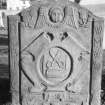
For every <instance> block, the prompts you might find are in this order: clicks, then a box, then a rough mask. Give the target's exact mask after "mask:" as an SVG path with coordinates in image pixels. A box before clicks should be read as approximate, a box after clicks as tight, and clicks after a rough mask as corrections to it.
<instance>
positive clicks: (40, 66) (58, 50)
mask: <svg viewBox="0 0 105 105" xmlns="http://www.w3.org/2000/svg"><path fill="white" fill-rule="evenodd" d="M35 3H36V4H35V6H34V5H33V6H32V7H30V8H28V9H26V10H25V11H23V12H22V13H20V14H19V16H20V17H21V21H20V22H19V25H20V27H21V28H20V29H19V30H20V32H19V38H18V39H19V41H20V44H19V48H20V49H19V51H20V52H19V58H18V59H20V58H21V59H20V60H21V61H20V62H19V65H18V66H19V69H20V70H21V75H20V72H19V75H20V77H18V78H20V79H19V80H20V87H21V88H20V87H19V86H18V85H16V86H17V87H19V89H20V90H21V91H20V93H19V94H20V99H21V102H20V103H22V105H88V104H89V102H90V103H91V100H90V98H91V96H90V91H91V86H90V84H91V79H92V77H93V74H94V73H95V72H93V71H91V70H90V68H91V69H92V70H94V71H95V70H97V71H98V70H100V68H101V64H100V63H99V62H100V61H101V59H100V56H101V49H100V47H101V45H102V43H101V42H102V39H101V37H100V36H99V34H101V32H102V27H103V26H102V25H101V24H100V25H99V24H98V23H97V24H95V23H96V22H94V19H93V21H90V17H91V18H92V17H93V16H92V14H89V12H88V11H87V10H86V9H83V8H82V7H79V6H77V4H74V3H71V2H70V3H69V2H68V1H65V0H61V1H60V0H58V1H55V0H54V1H52V2H51V1H49V0H48V1H46V2H43V1H41V2H35ZM36 5H37V6H36ZM89 22H90V24H88V23H89ZM13 25H14V24H13ZM88 26H89V27H88ZM92 26H94V27H92ZM90 27H92V29H91V28H90ZM10 28H11V29H13V30H14V32H15V31H16V30H15V29H14V28H15V27H13V26H10ZM93 28H94V31H93ZM86 29H87V30H86ZM87 31H89V32H88V33H89V35H88V34H87ZM14 32H12V30H11V31H10V33H11V34H12V35H13V34H14ZM93 34H94V35H95V36H93ZM87 36H88V37H89V39H90V40H89V41H88V43H87ZM13 37H15V36H13ZM85 37H86V38H85ZM91 38H93V39H91ZM12 41H13V40H11V42H12ZM92 42H93V43H92ZM24 43H25V44H24ZM15 44H16V43H15ZM11 48H12V47H11ZM14 48H15V47H14ZM10 50H13V49H10ZM92 50H93V51H92ZM14 51H15V50H14ZM13 53H15V52H13ZM15 54H16V53H15ZM91 54H93V55H91ZM15 57H17V56H15ZM91 57H93V58H92V59H91ZM99 59H100V60H99ZM98 60H99V62H98ZM90 61H91V62H90ZM13 66H14V65H13ZM92 67H93V68H92ZM14 72H15V73H17V72H16V71H14ZM14 72H11V73H12V74H13V78H14V79H15V81H16V78H15V77H14V74H15V73H14ZM91 72H93V74H92V77H91ZM13 78H12V79H13ZM94 78H97V77H95V76H94ZM99 78H100V77H99ZM13 81H14V80H13ZM93 82H94V80H93ZM12 83H13V84H12V85H13V87H15V83H16V82H12ZM16 84H17V83H16ZM94 85H95V84H94ZM11 87H12V86H11ZM17 87H15V88H17ZM92 88H93V90H94V86H93V85H92ZM97 89H98V90H99V87H98V88H97ZM93 94H94V93H93ZM13 95H14V94H13ZM15 96H16V95H15ZM98 96H99V95H98ZM14 100H15V99H14ZM93 103H94V102H93ZM92 105H98V104H92Z"/></svg>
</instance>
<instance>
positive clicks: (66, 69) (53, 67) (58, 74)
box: [38, 46, 72, 84]
mask: <svg viewBox="0 0 105 105" xmlns="http://www.w3.org/2000/svg"><path fill="white" fill-rule="evenodd" d="M71 62H72V61H71V58H70V55H69V53H68V52H67V51H65V50H64V49H63V48H60V47H58V46H54V47H51V48H49V49H47V51H46V52H44V54H42V55H41V57H40V62H39V63H40V64H39V65H38V66H39V68H40V71H39V73H40V75H42V76H43V78H45V80H48V81H49V82H52V83H53V84H57V83H59V82H62V81H64V80H66V79H67V78H68V77H69V75H70V73H71V68H72V67H71V66H72V65H71V64H72V63H71ZM45 82H46V81H45Z"/></svg>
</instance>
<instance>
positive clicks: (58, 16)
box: [49, 7, 64, 23]
mask: <svg viewBox="0 0 105 105" xmlns="http://www.w3.org/2000/svg"><path fill="white" fill-rule="evenodd" d="M49 18H50V20H51V21H52V22H54V23H59V22H61V21H63V18H64V11H63V9H62V8H58V7H56V8H55V7H54V8H51V9H50V11H49Z"/></svg>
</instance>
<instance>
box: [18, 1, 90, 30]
mask: <svg viewBox="0 0 105 105" xmlns="http://www.w3.org/2000/svg"><path fill="white" fill-rule="evenodd" d="M20 15H21V17H22V21H23V22H24V24H25V25H26V27H31V28H34V29H38V27H40V28H43V25H44V27H45V26H47V25H50V26H53V27H56V26H57V27H59V26H62V25H64V24H66V25H69V26H71V27H74V28H76V29H78V28H79V27H87V25H88V23H89V21H92V20H91V19H92V18H91V17H92V13H91V12H89V11H88V10H87V9H85V8H82V7H81V6H80V5H78V4H77V3H75V2H71V1H69V0H40V1H38V0H37V1H34V2H33V4H32V6H31V7H29V8H28V9H26V10H23V11H22V12H21V14H20ZM40 25H41V26H40Z"/></svg>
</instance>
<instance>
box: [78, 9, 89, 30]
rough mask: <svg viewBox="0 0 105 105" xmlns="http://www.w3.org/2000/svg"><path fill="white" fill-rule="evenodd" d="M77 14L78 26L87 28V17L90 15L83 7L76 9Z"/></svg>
mask: <svg viewBox="0 0 105 105" xmlns="http://www.w3.org/2000/svg"><path fill="white" fill-rule="evenodd" d="M78 16H79V20H78V23H79V26H80V27H84V28H87V26H88V22H89V18H90V15H89V13H88V11H86V10H84V9H80V10H79V11H78Z"/></svg>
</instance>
